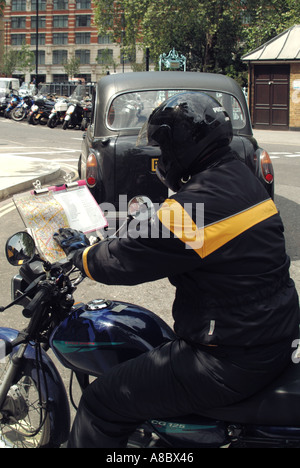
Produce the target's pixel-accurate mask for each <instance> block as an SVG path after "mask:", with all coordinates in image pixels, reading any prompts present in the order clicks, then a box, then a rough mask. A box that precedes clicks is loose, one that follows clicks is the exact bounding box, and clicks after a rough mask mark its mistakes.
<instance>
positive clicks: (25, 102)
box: [11, 96, 34, 122]
mask: <svg viewBox="0 0 300 468" xmlns="http://www.w3.org/2000/svg"><path fill="white" fill-rule="evenodd" d="M33 104H34V100H33V97H32V96H24V97H23V98H22V99H21V101H20V102H19V104H18V105H17V107H15V108H14V109H13V110H12V112H11V118H12V119H13V120H15V121H17V122H20V121H21V120H24V119H25V118H26V116H27V115H28V113H29V111H30V108H31V106H32V105H33Z"/></svg>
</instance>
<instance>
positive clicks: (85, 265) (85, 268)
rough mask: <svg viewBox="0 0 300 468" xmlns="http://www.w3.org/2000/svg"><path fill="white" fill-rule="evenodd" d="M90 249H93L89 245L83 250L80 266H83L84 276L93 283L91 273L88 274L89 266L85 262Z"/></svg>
mask: <svg viewBox="0 0 300 468" xmlns="http://www.w3.org/2000/svg"><path fill="white" fill-rule="evenodd" d="M92 247H93V246H92V245H91V246H90V247H87V249H85V250H84V251H83V254H82V265H83V268H84V271H85V274H86V275H87V276H88V277H89V278H90V279H92V280H93V281H95V280H94V278H93V277H92V275H91V273H90V270H89V266H88V261H87V256H88V253H89V251H90V249H91V248H92Z"/></svg>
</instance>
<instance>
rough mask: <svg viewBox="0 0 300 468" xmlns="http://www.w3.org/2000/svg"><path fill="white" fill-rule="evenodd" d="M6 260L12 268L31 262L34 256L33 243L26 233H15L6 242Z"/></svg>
mask: <svg viewBox="0 0 300 468" xmlns="http://www.w3.org/2000/svg"><path fill="white" fill-rule="evenodd" d="M5 252H6V258H7V260H8V262H9V263H10V264H11V265H13V266H19V265H23V263H28V262H29V261H30V260H32V258H33V256H34V254H35V243H34V240H33V238H32V237H31V235H30V234H28V232H17V233H16V234H14V235H13V236H12V237H10V238H9V239H8V240H7V242H6V247H5Z"/></svg>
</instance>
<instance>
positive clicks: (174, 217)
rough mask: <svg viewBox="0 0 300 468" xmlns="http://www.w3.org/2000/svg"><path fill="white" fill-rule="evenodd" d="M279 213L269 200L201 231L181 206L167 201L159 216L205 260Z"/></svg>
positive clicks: (166, 225)
mask: <svg viewBox="0 0 300 468" xmlns="http://www.w3.org/2000/svg"><path fill="white" fill-rule="evenodd" d="M204 209H205V207H204ZM276 213H278V211H277V208H276V206H275V204H274V203H273V201H272V200H271V199H269V200H266V201H263V202H261V203H259V204H257V205H255V206H252V207H250V208H248V209H246V210H245V211H242V212H240V213H237V214H235V215H232V216H229V217H228V218H224V219H222V220H220V221H217V222H215V223H213V224H210V225H208V226H205V227H204V228H200V229H199V228H198V227H197V226H196V224H195V223H194V221H193V220H192V219H191V217H190V216H189V214H188V213H187V212H186V211H185V210H184V208H183V207H182V206H181V205H180V203H178V202H177V201H176V200H166V201H165V202H164V204H163V206H162V207H161V209H160V210H159V211H158V212H157V215H158V218H159V220H160V222H161V223H162V224H163V225H164V226H165V227H167V228H168V229H169V230H170V231H171V232H172V233H173V234H175V235H176V237H178V239H180V240H181V241H182V242H183V243H184V244H186V245H188V246H189V247H191V248H192V249H193V250H194V251H195V252H196V253H197V254H198V255H199V256H200V257H201V258H204V257H207V256H208V255H210V254H211V253H213V252H215V251H216V250H217V249H219V248H220V247H222V246H223V245H225V244H226V243H227V242H229V241H231V240H232V239H234V238H235V237H237V236H239V235H240V234H242V233H243V232H245V231H247V230H248V229H250V228H251V227H253V226H255V225H256V224H258V223H260V222H262V221H264V220H265V219H267V218H270V217H271V216H273V215H275V214H276ZM180 223H181V224H180Z"/></svg>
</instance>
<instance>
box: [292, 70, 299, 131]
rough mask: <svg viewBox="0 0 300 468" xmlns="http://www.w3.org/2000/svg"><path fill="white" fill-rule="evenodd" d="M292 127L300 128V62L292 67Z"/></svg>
mask: <svg viewBox="0 0 300 468" xmlns="http://www.w3.org/2000/svg"><path fill="white" fill-rule="evenodd" d="M290 129H297V130H300V63H292V64H291V69H290Z"/></svg>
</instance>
